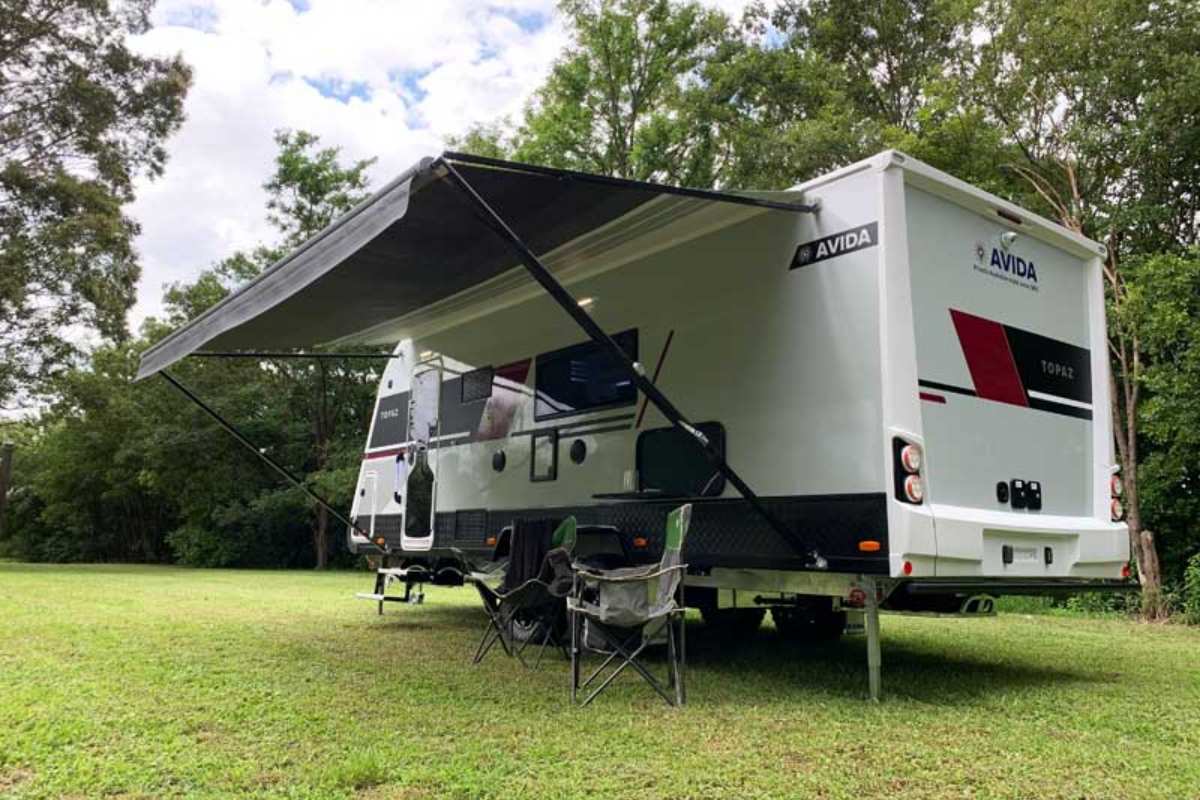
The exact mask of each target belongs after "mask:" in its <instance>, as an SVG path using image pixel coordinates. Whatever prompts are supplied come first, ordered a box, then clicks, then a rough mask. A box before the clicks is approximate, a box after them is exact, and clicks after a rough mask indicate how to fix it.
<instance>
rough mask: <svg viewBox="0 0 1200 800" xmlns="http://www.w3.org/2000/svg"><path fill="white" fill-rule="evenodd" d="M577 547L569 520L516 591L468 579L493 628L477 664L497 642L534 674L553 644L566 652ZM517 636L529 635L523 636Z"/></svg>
mask: <svg viewBox="0 0 1200 800" xmlns="http://www.w3.org/2000/svg"><path fill="white" fill-rule="evenodd" d="M576 541H577V533H576V523H575V518H574V517H567V518H566V519H565V520H563V521H562V522H561V523H559V525H558V527H557V528H556V529H555V530H554V533H553V534H552V536H551V538H550V549H549V551H548V552H547V553H546V554H545V556H544V557H543V559H542V565H541V568H540V569H539V570H538V573H537V574H536V575H535V576H534V577H532V578H529V579H528V580H526V581H523V582H522V583H521V584H520V585H518V586H515V587H513V588H511V589H505V588H504V585H503V584H502V585H501V586H499V587H494V586H493V584H492V582H491V581H488V580H486V579H484V578H483V577H482V576H479V577H478V578H472V579H469V580H471V583H473V584H474V585H475V588H476V590H477V591H478V592H479V597H480V599H481V600H482V601H483V610H484V612H485V613H486V614H487V616H488V624H487V627H486V628H484V631H483V637H482V638H481V639H480V641H479V646H478V647H477V648H476V649H475V657H474V659H473V663H476V664H478V663H479V662H480V661H482V660H483V659H484V657H485V656H486V655H487V654H488V652H489V651H490V650H491V649H492V647H493V646H494V645H495V644H496V643H497V642H499V643H500V647H501V649H503V650H504V652H505V654H506V655H509V656H513V657H515V658H516V659H517V660H518V661H520V662H521V664H522V665H524V666H526V667H529V668H531V669H536V668H537V667H538V665H539V664H540V663H541V661H542V655H543V654H544V652H545V650H546V647H547V646H549V645H550V644H552V643H553V644H555V645H556V646H558V647H560V648H563V649H564V650H565V644H564V639H563V636H562V632H563V629H564V628H565V627H566V625H565V622H566V602H565V601H566V597H567V595H568V594H570V591H571V586H572V583H573V581H574V576H573V574H572V572H571V556H572V554H573V553H574V551H575V544H576ZM518 631H521V632H522V633H523V634H524V635H518ZM534 643H536V645H537V658H536V659H535V661H534V663H533V664H532V665H530V664H529V662H528V661H526V659H525V656H524V653H525V650H526V648H527V647H529V645H530V644H534ZM564 655H565V653H564Z"/></svg>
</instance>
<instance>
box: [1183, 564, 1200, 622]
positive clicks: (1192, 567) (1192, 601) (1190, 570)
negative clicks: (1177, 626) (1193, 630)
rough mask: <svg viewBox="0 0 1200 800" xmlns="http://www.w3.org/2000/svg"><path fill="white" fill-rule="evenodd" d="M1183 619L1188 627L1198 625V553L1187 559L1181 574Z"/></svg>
mask: <svg viewBox="0 0 1200 800" xmlns="http://www.w3.org/2000/svg"><path fill="white" fill-rule="evenodd" d="M1183 618H1184V621H1185V622H1187V623H1188V624H1189V625H1200V553H1196V554H1195V555H1194V556H1192V557H1191V558H1189V559H1188V562H1187V569H1185V570H1184V573H1183Z"/></svg>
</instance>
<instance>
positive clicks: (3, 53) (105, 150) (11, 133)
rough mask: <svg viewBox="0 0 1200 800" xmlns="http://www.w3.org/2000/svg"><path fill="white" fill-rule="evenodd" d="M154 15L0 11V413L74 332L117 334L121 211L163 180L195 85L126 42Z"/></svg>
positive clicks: (64, 357) (56, 6) (123, 266)
mask: <svg viewBox="0 0 1200 800" xmlns="http://www.w3.org/2000/svg"><path fill="white" fill-rule="evenodd" d="M150 6H151V2H150V1H149V0H131V1H130V2H121V3H113V2H108V0H65V1H63V0H28V1H27V2H6V3H2V4H0V407H3V406H5V405H8V404H9V403H10V402H12V401H14V400H16V401H18V402H20V401H22V400H25V399H27V396H28V395H29V394H31V393H37V392H38V391H40V390H43V389H45V388H46V386H45V380H46V379H47V378H50V377H53V376H54V375H56V374H57V373H58V372H59V371H61V370H62V369H64V368H65V367H67V366H68V365H69V364H70V363H71V361H72V358H73V357H74V356H75V355H76V353H77V348H76V347H75V345H74V344H73V342H74V341H77V340H78V339H79V331H80V329H84V330H91V331H95V332H96V333H98V334H99V335H100V336H101V337H103V338H107V339H110V340H120V339H122V338H123V337H124V336H125V335H126V333H127V332H126V328H125V313H126V311H128V309H129V307H130V306H131V305H132V304H133V300H134V290H135V286H136V283H137V279H138V275H139V268H138V264H137V256H136V253H135V252H134V250H133V244H132V243H133V238H134V237H135V236H136V235H137V233H138V228H137V225H136V223H134V221H133V220H131V219H129V218H128V217H126V216H125V215H124V213H123V207H124V205H125V204H126V203H128V202H129V201H130V200H132V199H133V181H134V179H135V178H136V177H137V176H138V175H150V176H152V177H153V176H157V175H158V174H160V173H161V172H162V169H163V165H164V163H165V162H166V151H165V150H164V149H163V147H162V144H163V141H164V140H165V139H166V138H167V137H168V136H169V135H170V134H171V133H172V132H174V131H175V129H176V128H178V126H179V124H180V123H181V121H182V120H183V98H184V96H185V95H186V93H187V90H188V86H189V84H190V82H191V72H190V70H189V69H188V67H187V66H186V65H185V64H184V63H183V62H182V61H181V60H179V59H178V58H172V59H154V58H145V57H142V56H139V55H137V54H136V53H134V52H133V51H132V50H131V49H130V48H129V47H128V46H127V44H126V39H127V37H128V36H130V35H133V34H138V33H142V32H144V31H145V29H146V28H147V25H148V23H147V14H148V13H149V8H150ZM67 326H70V327H71V329H72V330H73V331H74V333H73V335H72V334H68V333H67V332H66V331H65V330H64V329H65V328H66V327H67Z"/></svg>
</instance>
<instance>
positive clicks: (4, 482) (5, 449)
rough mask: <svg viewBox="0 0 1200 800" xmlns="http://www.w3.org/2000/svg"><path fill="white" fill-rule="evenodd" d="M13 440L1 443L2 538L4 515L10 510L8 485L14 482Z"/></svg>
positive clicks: (0, 502)
mask: <svg viewBox="0 0 1200 800" xmlns="http://www.w3.org/2000/svg"><path fill="white" fill-rule="evenodd" d="M14 447H15V445H14V444H13V443H12V442H5V443H4V444H0V538H3V536H4V515H5V513H6V512H7V510H8V485H9V484H10V483H12V459H13V448H14Z"/></svg>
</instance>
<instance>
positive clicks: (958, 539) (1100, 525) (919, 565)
mask: <svg viewBox="0 0 1200 800" xmlns="http://www.w3.org/2000/svg"><path fill="white" fill-rule="evenodd" d="M925 513H927V514H928V519H930V520H931V522H932V527H933V536H932V542H931V543H932V544H933V545H934V548H933V552H922V551H918V552H913V553H911V554H905V553H895V552H894V553H893V564H892V567H893V570H892V575H893V576H894V577H911V578H913V579H918V578H970V579H976V578H979V579H994V580H1002V581H1004V580H1011V581H1018V582H1020V581H1030V580H1032V581H1063V580H1084V581H1117V582H1120V581H1121V572H1122V570H1123V569H1124V568H1125V565H1126V564H1128V563H1129V530H1128V528H1127V527H1126V525H1125V523H1123V522H1110V521H1108V520H1100V519H1097V518H1095V517H1072V516H1060V515H1053V514H1042V513H1038V512H1013V511H991V510H987V509H979V508H969V507H964V506H951V505H941V504H932V505H930V506H929V507H928V509H927V510H926V512H925ZM927 541H928V540H927ZM906 560H907V561H911V563H912V564H913V571H912V573H911V574H910V575H906V574H905V573H904V562H905V561H906ZM1035 588H1036V587H1035ZM1065 591H1071V589H1066V590H1065Z"/></svg>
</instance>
